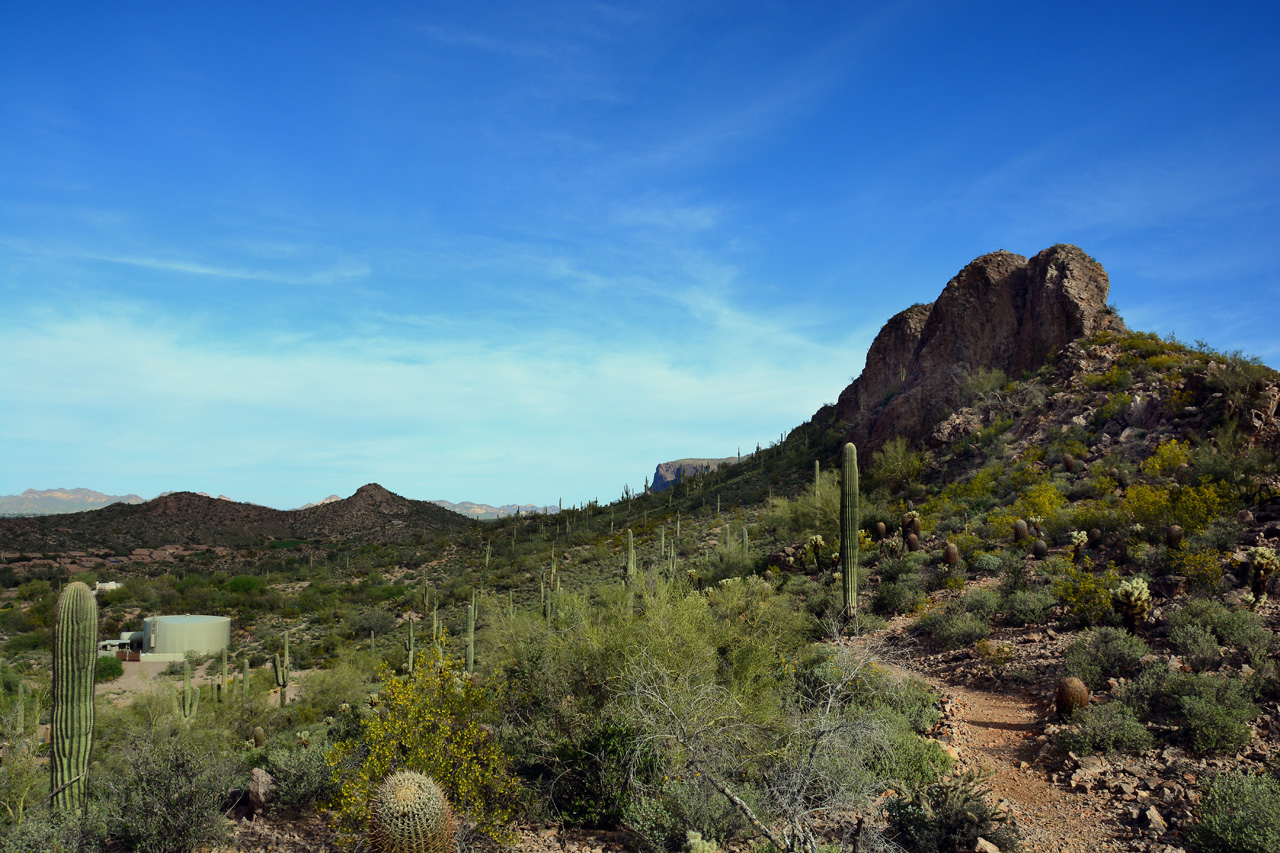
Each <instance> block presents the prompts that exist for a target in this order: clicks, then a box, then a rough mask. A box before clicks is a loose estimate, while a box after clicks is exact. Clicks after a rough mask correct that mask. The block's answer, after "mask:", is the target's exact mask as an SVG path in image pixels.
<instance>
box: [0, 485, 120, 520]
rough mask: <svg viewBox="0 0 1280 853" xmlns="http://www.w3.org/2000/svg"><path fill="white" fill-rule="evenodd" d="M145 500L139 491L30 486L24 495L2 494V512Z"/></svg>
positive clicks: (65, 509)
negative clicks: (112, 492) (121, 492)
mask: <svg viewBox="0 0 1280 853" xmlns="http://www.w3.org/2000/svg"><path fill="white" fill-rule="evenodd" d="M144 502H145V498H142V497H139V496H138V495H104V494H103V493H102V492H95V491H94V490H93V489H27V490H26V491H25V492H23V493H22V494H20V495H0V515H58V514H61V513H64V512H84V511H86V510H91V509H102V508H103V507H104V506H109V505H111V504H140V503H144Z"/></svg>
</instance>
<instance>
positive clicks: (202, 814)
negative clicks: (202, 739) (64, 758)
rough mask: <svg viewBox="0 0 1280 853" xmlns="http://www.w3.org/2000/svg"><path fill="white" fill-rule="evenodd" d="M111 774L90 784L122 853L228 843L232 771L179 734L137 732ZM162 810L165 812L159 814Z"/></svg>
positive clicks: (175, 852)
mask: <svg viewBox="0 0 1280 853" xmlns="http://www.w3.org/2000/svg"><path fill="white" fill-rule="evenodd" d="M119 757H120V759H121V761H120V762H119V765H118V767H117V768H116V769H115V770H114V772H108V773H103V774H102V775H101V776H100V777H99V778H97V779H95V780H94V785H95V787H96V788H98V789H99V790H100V791H101V792H102V796H103V800H104V804H105V805H106V807H107V809H108V812H109V814H110V820H109V829H110V834H111V837H112V839H113V841H114V842H115V843H117V844H119V845H121V846H122V847H123V849H125V850H146V851H149V853H190V851H192V850H194V849H195V848H196V847H198V846H201V845H214V844H217V843H220V842H221V841H223V840H224V839H225V838H226V837H227V834H228V833H227V829H228V825H227V822H226V820H225V819H224V818H223V816H222V798H223V795H224V794H225V793H226V792H227V790H229V789H230V787H231V782H232V772H233V771H232V768H231V765H230V764H229V763H227V762H226V761H225V760H224V759H222V758H220V757H218V756H217V755H216V754H214V753H212V752H209V751H206V750H204V749H202V748H200V747H198V746H196V745H195V744H193V743H191V742H190V741H189V740H188V739H187V738H185V737H184V736H183V734H182V733H173V734H170V735H167V736H166V735H163V734H159V735H158V733H157V732H155V731H152V732H141V733H139V734H138V735H137V736H135V737H134V738H133V739H131V740H130V741H129V742H128V743H127V744H126V745H125V747H124V749H123V750H122V751H121V754H120V756H119ZM157 804H163V808H157Z"/></svg>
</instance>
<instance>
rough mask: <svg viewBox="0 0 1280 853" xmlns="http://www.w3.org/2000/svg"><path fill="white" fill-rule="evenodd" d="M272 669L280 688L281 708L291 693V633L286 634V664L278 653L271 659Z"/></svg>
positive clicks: (286, 632)
mask: <svg viewBox="0 0 1280 853" xmlns="http://www.w3.org/2000/svg"><path fill="white" fill-rule="evenodd" d="M271 668H272V669H273V670H275V675H276V686H277V687H279V688H280V707H281V708H283V707H284V703H285V702H286V701H287V699H288V693H289V632H288V631H285V632H284V663H281V662H280V653H279V652H276V653H275V655H274V656H273V657H272V658H271Z"/></svg>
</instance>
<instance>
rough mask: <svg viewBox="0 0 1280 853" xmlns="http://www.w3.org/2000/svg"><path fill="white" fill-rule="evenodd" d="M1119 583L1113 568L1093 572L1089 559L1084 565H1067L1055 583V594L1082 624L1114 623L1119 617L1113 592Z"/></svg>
mask: <svg viewBox="0 0 1280 853" xmlns="http://www.w3.org/2000/svg"><path fill="white" fill-rule="evenodd" d="M1119 582H1120V578H1119V576H1118V575H1116V573H1115V571H1114V570H1112V569H1110V568H1108V569H1107V571H1106V572H1103V573H1101V574H1095V573H1094V572H1091V571H1090V570H1089V566H1088V560H1087V559H1086V560H1085V565H1084V567H1083V568H1076V567H1075V566H1072V565H1067V566H1064V567H1063V571H1062V573H1061V575H1059V576H1058V577H1057V578H1056V579H1055V580H1054V582H1053V594H1054V595H1055V596H1057V598H1058V600H1059V601H1061V602H1062V603H1063V604H1065V605H1066V607H1067V612H1069V613H1070V614H1071V615H1072V616H1073V617H1075V619H1076V621H1078V622H1079V623H1080V624H1082V625H1108V624H1114V623H1115V622H1116V621H1117V616H1116V612H1115V610H1114V608H1112V606H1111V591H1112V590H1113V589H1115V587H1116V585H1117V584H1118V583H1119Z"/></svg>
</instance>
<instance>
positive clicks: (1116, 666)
mask: <svg viewBox="0 0 1280 853" xmlns="http://www.w3.org/2000/svg"><path fill="white" fill-rule="evenodd" d="M1150 651H1151V649H1150V648H1149V647H1148V646H1147V644H1146V643H1144V642H1143V641H1142V640H1140V639H1138V638H1137V637H1134V636H1132V635H1130V634H1127V633H1125V632H1124V631H1121V630H1119V629H1117V628H1094V629H1092V630H1090V631H1086V632H1084V633H1083V634H1081V635H1080V636H1079V637H1077V638H1076V639H1075V640H1073V641H1072V643H1071V645H1070V646H1068V647H1067V652H1066V655H1065V656H1064V660H1063V664H1064V669H1065V670H1066V672H1067V674H1068V675H1074V676H1075V677H1076V678H1078V679H1080V680H1081V681H1083V682H1084V683H1085V684H1087V685H1088V686H1089V689H1090V690H1098V689H1100V688H1101V687H1102V686H1103V685H1105V684H1106V683H1107V679H1108V678H1124V677H1126V676H1129V675H1133V674H1134V673H1136V672H1137V671H1138V663H1139V660H1140V659H1141V658H1142V656H1143V655H1145V654H1148V653H1150Z"/></svg>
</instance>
